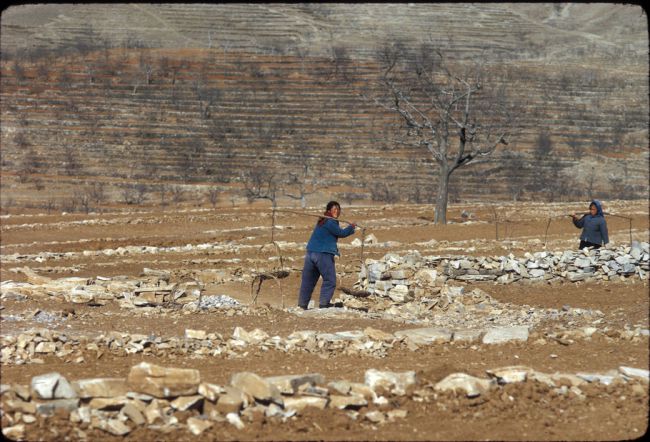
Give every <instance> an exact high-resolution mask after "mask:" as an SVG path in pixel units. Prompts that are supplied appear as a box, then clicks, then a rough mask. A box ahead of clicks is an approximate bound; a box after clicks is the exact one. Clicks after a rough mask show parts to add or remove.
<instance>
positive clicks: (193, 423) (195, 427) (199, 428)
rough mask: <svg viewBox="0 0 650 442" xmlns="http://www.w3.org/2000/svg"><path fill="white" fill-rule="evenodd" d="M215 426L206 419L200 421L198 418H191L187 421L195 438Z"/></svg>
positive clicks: (188, 427)
mask: <svg viewBox="0 0 650 442" xmlns="http://www.w3.org/2000/svg"><path fill="white" fill-rule="evenodd" d="M213 425H214V424H213V423H212V422H210V421H209V420H206V419H199V418H197V417H190V418H188V419H187V429H188V430H190V432H191V433H192V434H193V435H195V436H198V435H200V434H201V433H203V432H204V431H205V430H207V429H209V428H210V427H212V426H213Z"/></svg>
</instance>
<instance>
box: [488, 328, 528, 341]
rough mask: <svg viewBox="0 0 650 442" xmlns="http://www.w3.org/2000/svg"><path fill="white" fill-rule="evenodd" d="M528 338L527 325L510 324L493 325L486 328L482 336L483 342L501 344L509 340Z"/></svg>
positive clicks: (524, 339) (525, 339)
mask: <svg viewBox="0 0 650 442" xmlns="http://www.w3.org/2000/svg"><path fill="white" fill-rule="evenodd" d="M527 340H528V327H526V326H511V327H495V328H492V329H489V330H487V332H486V333H485V335H484V336H483V343H484V344H502V343H505V342H511V341H524V342H525V341H527Z"/></svg>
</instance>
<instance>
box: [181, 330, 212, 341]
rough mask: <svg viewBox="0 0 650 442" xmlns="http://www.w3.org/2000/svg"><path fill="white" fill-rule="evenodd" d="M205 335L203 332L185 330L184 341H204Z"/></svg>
mask: <svg viewBox="0 0 650 442" xmlns="http://www.w3.org/2000/svg"><path fill="white" fill-rule="evenodd" d="M207 335H208V334H207V332H206V331H205V330H191V329H189V328H188V329H186V330H185V338H186V339H205V338H206V337H207Z"/></svg>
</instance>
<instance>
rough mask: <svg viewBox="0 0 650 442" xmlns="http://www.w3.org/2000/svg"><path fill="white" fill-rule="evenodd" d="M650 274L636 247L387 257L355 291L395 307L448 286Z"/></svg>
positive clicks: (646, 249) (369, 268)
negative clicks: (386, 299)
mask: <svg viewBox="0 0 650 442" xmlns="http://www.w3.org/2000/svg"><path fill="white" fill-rule="evenodd" d="M649 269H650V244H648V243H647V242H642V243H639V242H636V241H634V242H633V243H632V246H629V247H628V246H620V247H616V248H613V249H597V250H596V249H583V250H567V251H561V252H547V251H543V252H535V253H532V254H531V253H526V254H525V255H524V257H523V258H517V257H515V256H514V255H512V254H510V255H508V256H492V257H474V256H447V257H443V256H421V255H420V253H419V252H418V251H410V252H409V253H407V254H406V255H403V256H400V255H397V254H394V253H388V254H386V255H385V256H384V257H383V258H382V259H380V260H373V259H367V260H366V261H365V266H364V267H363V268H362V269H361V272H360V274H359V280H358V281H357V283H356V285H355V287H356V288H358V289H362V290H365V291H368V292H370V293H373V294H378V295H380V296H388V297H390V298H391V299H392V300H393V301H396V302H399V301H405V300H407V299H408V297H409V293H411V294H412V295H415V296H418V292H422V291H423V289H424V288H427V287H435V286H440V285H442V284H444V283H445V282H446V281H447V280H458V281H497V282H499V283H503V284H508V283H512V282H515V281H518V280H529V281H550V280H566V281H572V282H575V281H584V280H610V279H613V278H616V277H620V278H625V277H632V276H637V277H638V278H640V279H646V278H647V275H648V270H649Z"/></svg>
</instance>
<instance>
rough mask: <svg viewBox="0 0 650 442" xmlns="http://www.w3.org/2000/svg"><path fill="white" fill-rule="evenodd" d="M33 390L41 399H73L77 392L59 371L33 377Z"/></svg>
mask: <svg viewBox="0 0 650 442" xmlns="http://www.w3.org/2000/svg"><path fill="white" fill-rule="evenodd" d="M31 385H32V390H33V391H34V393H35V394H36V397H38V398H40V399H72V398H76V397H77V393H76V392H75V390H74V388H72V386H71V385H70V383H69V382H68V381H67V380H66V378H64V377H63V376H61V375H60V374H59V373H56V372H53V373H47V374H43V375H40V376H34V377H33V378H32V383H31Z"/></svg>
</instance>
